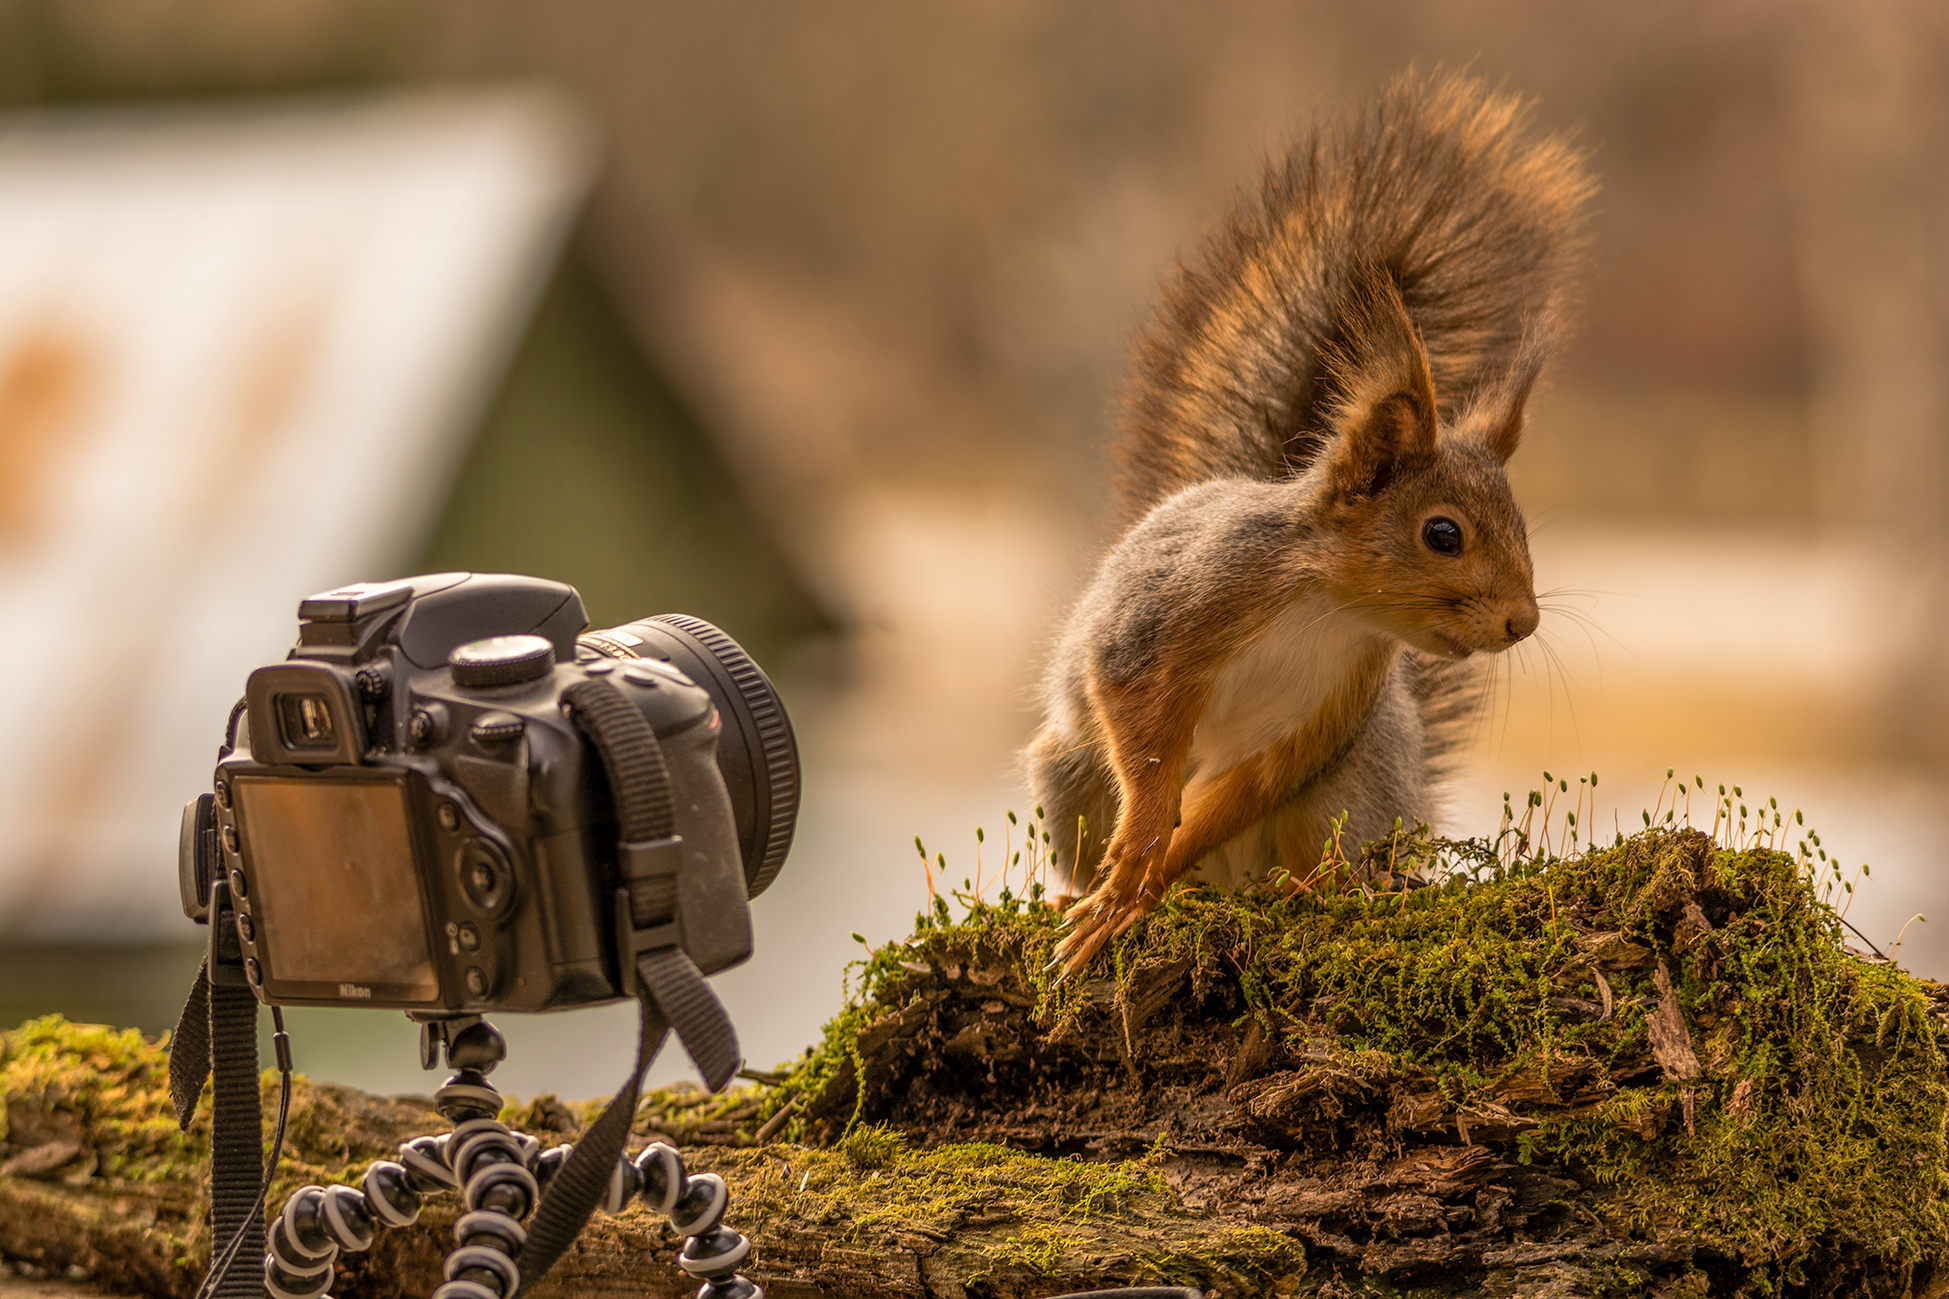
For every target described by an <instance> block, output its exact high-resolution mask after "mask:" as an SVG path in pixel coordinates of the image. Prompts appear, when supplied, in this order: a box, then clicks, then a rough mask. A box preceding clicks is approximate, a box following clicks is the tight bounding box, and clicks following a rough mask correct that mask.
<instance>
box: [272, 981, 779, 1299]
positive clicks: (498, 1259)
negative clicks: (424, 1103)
mask: <svg viewBox="0 0 1949 1299" xmlns="http://www.w3.org/2000/svg"><path fill="white" fill-rule="evenodd" d="M421 1033H422V1037H421V1047H420V1052H421V1062H422V1063H423V1064H425V1065H426V1066H427V1067H428V1068H431V1067H432V1066H433V1065H434V1064H435V1063H437V1059H438V1056H437V1052H438V1051H439V1049H440V1047H441V1046H444V1047H445V1048H446V1056H447V1064H448V1066H449V1067H451V1068H452V1069H454V1070H455V1071H456V1072H455V1073H454V1075H453V1077H452V1078H449V1079H448V1080H447V1084H446V1086H444V1087H442V1088H440V1090H438V1091H436V1092H435V1093H433V1105H434V1108H435V1109H437V1110H439V1111H440V1113H441V1114H442V1115H443V1116H445V1117H446V1118H447V1119H448V1120H449V1121H451V1122H452V1123H453V1125H454V1127H453V1131H451V1132H448V1133H444V1134H442V1135H439V1136H422V1137H414V1138H413V1139H412V1140H410V1141H407V1142H405V1143H403V1144H402V1145H401V1146H400V1147H399V1158H398V1160H397V1161H395V1160H390V1159H382V1160H379V1161H378V1162H376V1163H374V1164H373V1165H372V1166H371V1167H370V1168H367V1169H366V1171H365V1176H364V1177H363V1178H362V1179H361V1180H360V1183H359V1187H358V1189H356V1190H355V1189H354V1188H352V1187H350V1186H331V1187H323V1186H301V1187H299V1188H298V1189H297V1190H295V1191H293V1192H292V1193H291V1197H290V1198H289V1199H287V1200H286V1201H285V1202H284V1209H283V1211H282V1212H281V1213H279V1214H278V1216H277V1217H276V1218H274V1219H272V1220H271V1227H270V1231H269V1233H268V1234H267V1235H266V1238H265V1243H266V1245H267V1247H268V1249H267V1252H266V1254H265V1256H264V1284H265V1288H266V1289H267V1290H269V1292H270V1294H271V1296H272V1299H329V1295H328V1292H329V1291H330V1290H331V1286H332V1276H333V1272H332V1264H333V1262H334V1260H336V1259H337V1258H338V1253H339V1251H340V1250H347V1251H351V1252H354V1253H356V1252H358V1251H360V1250H364V1249H369V1248H371V1246H372V1241H373V1238H374V1237H375V1236H376V1235H377V1234H378V1228H379V1227H380V1226H381V1225H382V1224H383V1225H384V1226H387V1227H395V1228H397V1227H407V1226H411V1225H412V1224H413V1222H414V1221H415V1220H416V1219H417V1218H418V1217H419V1214H420V1203H421V1201H422V1199H423V1198H424V1197H426V1196H428V1195H434V1194H437V1193H439V1192H441V1191H454V1190H457V1191H459V1192H460V1194H461V1197H462V1201H463V1202H464V1203H465V1204H466V1206H467V1212H466V1213H464V1214H462V1215H461V1216H460V1218H459V1220H458V1221H456V1222H455V1223H454V1224H453V1237H454V1241H455V1243H456V1246H457V1247H456V1248H455V1249H454V1250H453V1252H452V1253H450V1254H448V1255H447V1260H446V1266H445V1269H444V1271H445V1274H446V1282H445V1283H444V1284H443V1285H441V1286H440V1287H439V1288H438V1289H436V1290H435V1291H434V1292H433V1299H515V1296H516V1295H518V1294H519V1293H520V1291H521V1270H520V1267H519V1265H518V1259H519V1258H520V1254H521V1247H522V1245H523V1244H524V1243H526V1241H527V1231H526V1230H525V1229H524V1228H523V1227H522V1225H521V1223H522V1219H524V1218H526V1217H528V1215H529V1214H530V1213H532V1212H533V1211H534V1209H535V1206H536V1204H537V1203H539V1202H540V1199H541V1193H542V1192H543V1191H544V1190H546V1189H547V1187H548V1184H549V1182H550V1180H551V1179H552V1178H553V1177H554V1176H555V1174H556V1173H557V1172H559V1171H560V1169H561V1167H562V1164H563V1163H564V1162H565V1161H566V1160H567V1159H568V1155H569V1151H570V1150H572V1149H573V1147H572V1146H556V1147H555V1148H553V1149H551V1150H542V1149H541V1143H540V1142H539V1141H537V1140H536V1139H535V1138H533V1137H531V1136H528V1135H526V1134H525V1133H520V1132H511V1131H509V1130H508V1129H507V1128H506V1127H505V1126H503V1125H502V1124H501V1123H499V1122H497V1121H496V1120H495V1117H494V1116H495V1115H497V1114H499V1113H500V1112H501V1094H500V1093H499V1092H497V1091H495V1090H494V1088H493V1087H491V1086H490V1085H489V1084H488V1082H487V1075H488V1074H489V1073H491V1072H493V1070H494V1066H495V1065H497V1064H499V1063H500V1062H501V1061H502V1060H504V1059H506V1058H507V1043H506V1041H505V1040H503V1039H502V1037H501V1035H500V1033H499V1032H497V1031H496V1030H495V1028H494V1026H493V1025H491V1024H489V1023H488V1022H487V1021H485V1020H483V1019H481V1018H480V1017H479V1016H477V1015H470V1016H466V1017H464V1018H460V1019H452V1020H436V1021H433V1022H430V1023H424V1024H422V1025H421ZM638 1195H641V1196H642V1197H643V1199H644V1201H645V1202H646V1203H647V1204H649V1206H650V1207H651V1208H653V1209H655V1210H656V1211H657V1212H658V1213H661V1214H663V1215H664V1216H665V1217H667V1218H668V1219H669V1220H670V1225H671V1226H672V1227H674V1228H676V1230H677V1232H678V1234H679V1235H682V1236H684V1237H686V1239H685V1241H684V1245H683V1251H682V1253H680V1254H679V1255H678V1257H677V1264H678V1266H680V1267H682V1268H683V1270H684V1271H685V1272H688V1273H689V1274H690V1275H692V1276H694V1277H697V1278H698V1279H699V1280H701V1281H702V1282H703V1285H702V1286H701V1287H700V1288H699V1289H698V1291H697V1299H764V1294H765V1292H764V1290H763V1289H762V1288H760V1287H759V1286H757V1285H754V1284H753V1283H752V1282H751V1281H750V1280H748V1279H747V1278H745V1277H743V1276H740V1275H739V1274H738V1270H737V1269H738V1267H739V1265H740V1264H742V1263H743V1262H744V1260H745V1257H746V1256H747V1255H748V1254H749V1253H750V1252H751V1242H750V1241H748V1240H746V1239H745V1238H744V1237H743V1236H741V1235H739V1234H738V1233H737V1232H735V1231H732V1230H730V1229H729V1228H727V1227H725V1226H724V1225H723V1218H724V1210H725V1208H726V1205H727V1202H728V1199H729V1193H728V1191H727V1190H726V1188H725V1185H724V1179H723V1178H721V1177H719V1176H718V1175H717V1174H715V1173H699V1174H697V1175H696V1176H694V1177H693V1176H689V1175H687V1174H686V1173H685V1172H684V1165H683V1157H682V1156H681V1155H679V1154H678V1153H677V1152H676V1150H674V1149H673V1148H671V1147H670V1146H667V1145H665V1144H663V1143H662V1142H660V1141H659V1142H656V1143H654V1144H652V1145H650V1146H648V1147H646V1148H645V1149H644V1150H643V1151H642V1152H641V1153H639V1154H638V1155H636V1156H635V1158H634V1159H632V1158H630V1157H629V1156H628V1155H624V1156H623V1158H622V1159H621V1160H619V1161H618V1162H617V1164H616V1170H615V1172H614V1173H613V1174H612V1175H611V1176H610V1179H609V1193H608V1195H607V1196H606V1197H605V1198H604V1200H603V1201H602V1203H601V1205H600V1207H601V1208H603V1209H604V1210H605V1211H607V1212H609V1213H621V1212H622V1211H623V1209H624V1207H625V1206H627V1205H628V1204H629V1202H630V1201H631V1200H632V1199H634V1198H635V1197H636V1196H638Z"/></svg>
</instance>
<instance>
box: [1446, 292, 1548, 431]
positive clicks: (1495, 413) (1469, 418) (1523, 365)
mask: <svg viewBox="0 0 1949 1299" xmlns="http://www.w3.org/2000/svg"><path fill="white" fill-rule="evenodd" d="M1556 338H1557V330H1556V325H1555V323H1554V322H1553V321H1552V320H1551V319H1550V318H1549V317H1548V316H1544V317H1542V318H1540V319H1538V320H1536V321H1533V322H1532V323H1531V324H1530V326H1529V328H1528V329H1526V330H1524V331H1523V345H1522V348H1521V350H1520V351H1518V352H1517V353H1516V361H1515V364H1513V365H1511V366H1510V367H1509V373H1508V374H1506V375H1504V376H1503V379H1502V381H1501V382H1500V383H1496V384H1491V385H1489V386H1488V387H1486V388H1485V389H1484V390H1483V391H1482V393H1481V395H1480V396H1478V397H1477V398H1476V399H1475V401H1474V402H1472V403H1471V404H1470V406H1469V410H1468V413H1467V414H1465V415H1463V416H1462V418H1461V419H1460V420H1458V421H1456V432H1457V433H1459V434H1461V435H1462V436H1464V437H1474V438H1477V439H1479V440H1481V441H1482V442H1484V443H1486V444H1487V445H1488V448H1489V450H1491V451H1493V452H1494V453H1495V455H1496V459H1498V460H1500V461H1502V462H1503V463H1504V464H1508V463H1509V457H1511V456H1513V455H1515V454H1516V447H1517V444H1518V443H1520V442H1521V441H1522V440H1523V420H1524V416H1525V409H1526V407H1527V406H1528V405H1529V397H1530V393H1532V392H1533V391H1535V389H1536V380H1537V378H1538V376H1540V375H1541V374H1542V373H1543V363H1544V362H1545V361H1547V360H1549V359H1550V349H1551V348H1552V346H1554V344H1555V343H1556Z"/></svg>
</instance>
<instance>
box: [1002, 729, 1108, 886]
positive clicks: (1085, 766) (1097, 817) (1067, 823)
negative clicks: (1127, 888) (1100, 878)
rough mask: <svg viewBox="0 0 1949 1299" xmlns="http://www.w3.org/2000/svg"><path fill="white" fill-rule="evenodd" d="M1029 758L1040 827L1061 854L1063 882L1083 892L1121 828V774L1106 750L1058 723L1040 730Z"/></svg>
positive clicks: (1058, 867) (1051, 847)
mask: <svg viewBox="0 0 1949 1299" xmlns="http://www.w3.org/2000/svg"><path fill="white" fill-rule="evenodd" d="M1023 757H1024V759H1025V761H1026V765H1027V767H1028V779H1029V792H1030V794H1031V795H1032V796H1033V797H1034V799H1035V803H1036V806H1037V807H1039V808H1041V809H1042V817H1041V825H1040V827H1039V830H1040V831H1041V832H1044V833H1047V834H1048V836H1049V843H1048V848H1049V850H1050V851H1051V852H1053V853H1054V854H1055V859H1056V873H1057V876H1058V881H1057V882H1059V883H1061V884H1063V885H1064V886H1066V889H1067V891H1068V892H1071V893H1075V894H1078V895H1080V894H1083V893H1085V892H1087V891H1088V890H1089V887H1090V884H1091V882H1092V881H1093V880H1094V879H1095V877H1096V867H1097V864H1098V863H1099V862H1101V861H1102V860H1103V850H1104V848H1105V847H1106V846H1107V845H1108V844H1109V842H1110V833H1111V831H1112V830H1113V829H1115V827H1116V823H1117V784H1116V777H1115V775H1114V774H1112V772H1111V771H1110V766H1109V763H1108V761H1107V760H1106V758H1105V755H1104V753H1103V751H1102V750H1101V748H1099V747H1098V746H1097V745H1095V744H1092V743H1090V742H1088V741H1086V740H1079V739H1078V738H1077V737H1075V736H1073V735H1070V734H1068V733H1067V732H1065V731H1063V730H1062V729H1060V728H1058V727H1057V726H1055V725H1054V724H1050V725H1047V726H1044V727H1043V728H1042V729H1041V730H1040V731H1038V732H1036V735H1035V738H1034V739H1032V740H1030V741H1029V746H1028V749H1027V751H1026V752H1025V753H1024V755H1023ZM1059 891H1060V890H1059Z"/></svg>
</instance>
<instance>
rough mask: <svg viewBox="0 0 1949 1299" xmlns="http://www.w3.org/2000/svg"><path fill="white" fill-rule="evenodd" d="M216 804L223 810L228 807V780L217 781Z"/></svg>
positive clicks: (226, 809)
mask: <svg viewBox="0 0 1949 1299" xmlns="http://www.w3.org/2000/svg"><path fill="white" fill-rule="evenodd" d="M217 806H218V807H220V808H223V809H224V810H225V811H228V810H229V808H230V782H229V781H227V780H219V781H218V782H217Z"/></svg>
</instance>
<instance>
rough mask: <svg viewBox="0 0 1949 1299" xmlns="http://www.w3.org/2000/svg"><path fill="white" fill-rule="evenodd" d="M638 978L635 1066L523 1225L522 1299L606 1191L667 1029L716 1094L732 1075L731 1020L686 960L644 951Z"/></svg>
mask: <svg viewBox="0 0 1949 1299" xmlns="http://www.w3.org/2000/svg"><path fill="white" fill-rule="evenodd" d="M636 976H637V979H638V987H640V988H641V989H642V997H643V1002H642V1004H643V1016H642V1026H643V1027H642V1036H641V1037H640V1038H639V1039H638V1040H637V1044H636V1068H635V1070H634V1071H633V1072H632V1073H631V1074H630V1075H629V1081H628V1082H626V1083H624V1084H623V1089H622V1090H621V1091H619V1092H617V1093H616V1097H615V1099H614V1100H612V1101H610V1102H609V1105H608V1108H606V1109H604V1110H603V1111H602V1116H601V1117H600V1118H598V1119H597V1120H596V1121H595V1122H594V1123H593V1124H591V1125H590V1126H589V1130H588V1131H587V1132H586V1133H584V1134H583V1137H582V1139H581V1140H580V1141H578V1142H576V1143H575V1150H574V1152H573V1153H572V1154H570V1155H569V1157H568V1162H567V1163H566V1164H563V1165H562V1169H561V1171H560V1172H558V1173H556V1174H555V1179H554V1180H553V1181H552V1182H550V1183H549V1184H548V1192H547V1194H545V1195H543V1196H542V1199H541V1205H540V1207H539V1208H537V1209H536V1210H535V1216H534V1219H533V1220H532V1221H530V1222H529V1224H528V1243H527V1244H525V1245H523V1246H522V1247H521V1255H520V1258H519V1259H518V1260H517V1261H518V1262H519V1263H520V1264H521V1290H520V1294H523V1295H525V1294H527V1293H528V1290H529V1288H530V1287H531V1286H533V1285H534V1284H535V1283H536V1282H538V1281H540V1280H541V1278H542V1277H543V1276H544V1275H546V1274H547V1272H548V1269H549V1268H551V1267H553V1266H554V1265H555V1261H556V1260H557V1259H558V1258H560V1257H561V1256H562V1251H564V1250H566V1249H567V1248H568V1247H569V1245H571V1244H572V1243H574V1240H575V1238H576V1236H578V1235H580V1234H581V1231H582V1227H583V1224H585V1223H586V1222H588V1220H589V1215H590V1214H591V1213H593V1212H594V1211H595V1207H596V1203H597V1201H599V1200H601V1198H602V1197H603V1195H604V1194H605V1193H607V1191H608V1189H609V1178H610V1175H611V1174H612V1173H614V1172H615V1169H616V1161H617V1160H618V1159H620V1158H621V1157H622V1153H623V1147H624V1146H625V1145H627V1144H628V1143H629V1127H630V1123H631V1122H632V1121H633V1120H634V1119H635V1117H636V1099H637V1097H638V1095H640V1094H641V1091H642V1086H643V1074H644V1072H645V1071H646V1070H647V1069H648V1068H649V1067H650V1062H651V1061H652V1060H654V1059H655V1058H656V1055H657V1052H659V1051H661V1050H662V1049H663V1042H664V1039H665V1038H666V1037H667V1036H668V1035H669V1032H670V1030H671V1029H672V1028H675V1029H676V1030H677V1036H678V1037H679V1038H680V1039H681V1040H682V1042H683V1044H684V1050H685V1051H687V1052H689V1054H690V1059H691V1062H692V1063H693V1064H695V1065H696V1066H697V1072H699V1073H700V1074H702V1075H703V1076H704V1082H705V1083H706V1084H707V1085H708V1086H709V1087H710V1089H711V1090H712V1091H718V1090H720V1089H721V1088H722V1087H723V1086H724V1084H725V1083H727V1082H730V1081H731V1075H732V1074H734V1073H736V1072H737V1068H738V1060H739V1056H738V1039H737V1034H736V1033H735V1032H734V1031H733V1030H732V1028H731V1019H730V1016H728V1015H726V1014H725V1013H724V1006H723V1004H722V1003H721V1002H719V1001H718V999H717V994H716V993H714V992H712V991H711V986H710V984H708V983H706V982H705V981H704V976H703V973H702V972H701V971H699V970H698V968H697V966H696V964H695V963H694V962H692V961H691V959H690V958H689V957H688V956H686V955H684V953H683V952H682V951H681V950H680V949H678V948H675V947H662V948H658V949H657V950H656V951H653V952H645V953H643V955H642V956H641V957H640V958H639V959H638V960H637V962H636Z"/></svg>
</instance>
